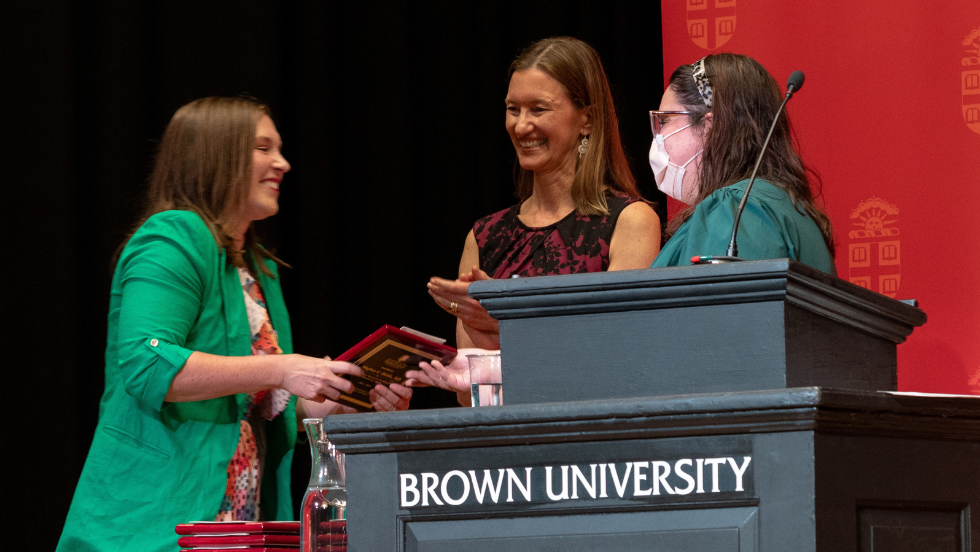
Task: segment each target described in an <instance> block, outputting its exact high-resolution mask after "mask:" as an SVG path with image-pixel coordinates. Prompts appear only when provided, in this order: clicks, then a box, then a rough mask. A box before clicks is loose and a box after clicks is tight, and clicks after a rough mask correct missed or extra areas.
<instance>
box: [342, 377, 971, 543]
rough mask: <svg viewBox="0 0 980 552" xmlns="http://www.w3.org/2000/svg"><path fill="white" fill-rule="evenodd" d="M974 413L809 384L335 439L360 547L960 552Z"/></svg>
mask: <svg viewBox="0 0 980 552" xmlns="http://www.w3.org/2000/svg"><path fill="white" fill-rule="evenodd" d="M975 404H976V403H975V400H974V399H954V398H930V397H908V396H896V395H891V394H887V393H872V392H857V391H840V390H826V389H819V388H801V389H783V390H772V391H755V392H740V393H719V394H699V395H689V396H677V397H659V398H656V397H654V398H640V399H624V400H619V401H586V402H578V403H554V404H538V405H517V406H503V407H495V408H465V409H464V408H460V409H454V410H442V411H428V412H426V411H419V412H413V411H409V412H397V413H378V414H366V415H362V416H338V417H334V418H328V419H327V431H328V433H329V434H330V436H331V439H332V440H333V441H334V442H335V443H336V444H337V446H338V448H339V449H340V450H342V451H344V452H345V453H347V455H348V456H347V459H348V460H347V461H348V466H347V484H348V496H349V500H350V504H351V507H350V509H349V510H348V533H349V539H350V541H349V546H350V550H351V551H352V552H361V551H369V550H379V551H380V550H386V551H388V550H397V551H442V550H500V549H507V550H518V551H532V550H534V551H538V550H541V551H544V550H562V551H586V550H590V551H591V550H650V549H654V550H656V549H667V550H698V551H700V550H740V551H747V550H753V551H765V552H774V551H785V550H800V551H834V552H839V551H844V552H847V551H854V552H857V551H858V550H862V551H863V550H871V551H882V552H883V551H886V550H887V551H893V550H899V551H903V550H932V549H935V550H957V551H963V550H974V549H976V548H973V547H972V544H970V543H971V539H970V530H971V527H973V526H975V524H976V522H977V521H978V520H977V515H978V514H977V512H980V484H978V483H977V482H976V478H975V477H974V473H973V472H974V465H975V459H976V458H977V457H980V456H978V455H980V409H977V408H976V406H975ZM359 505H360V507H359ZM902 535H905V536H906V537H907V538H906V537H902ZM913 537H914V538H913ZM923 543H925V544H929V546H928V547H925V548H923V547H921V546H920V545H922V544H923ZM893 546H894V547H893ZM895 547H897V548H895Z"/></svg>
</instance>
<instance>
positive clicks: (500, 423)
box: [324, 387, 980, 443]
mask: <svg viewBox="0 0 980 552" xmlns="http://www.w3.org/2000/svg"><path fill="white" fill-rule="evenodd" d="M978 406H980V396H978V397H977V398H967V397H947V396H915V395H903V394H895V393H891V392H886V391H855V390H846V389H830V388H821V387H800V388H790V389H775V390H760V391H741V392H724V393H699V394H692V395H674V396H661V397H636V398H629V399H611V400H610V399H606V400H595V401H574V402H555V403H538V404H524V405H512V406H502V407H485V408H468V407H460V408H449V409H438V410H420V411H406V412H393V413H387V412H386V413H370V414H362V415H350V416H330V417H327V418H326V419H325V420H324V428H325V430H326V432H327V433H328V434H330V435H331V439H332V440H333V438H334V436H336V437H339V438H340V441H339V442H340V443H343V442H345V441H349V440H350V439H351V438H354V440H355V441H358V440H361V439H362V438H364V437H367V436H368V435H370V434H374V435H378V436H380V435H381V434H384V435H386V436H387V437H385V438H383V440H385V441H387V440H388V439H389V438H390V437H392V436H396V435H402V436H406V437H407V435H408V433H412V432H418V431H424V432H429V431H453V430H464V431H474V430H477V428H478V431H484V432H493V431H494V428H501V429H502V428H508V427H516V426H534V425H554V424H562V425H565V424H582V423H594V422H596V421H602V420H610V419H615V420H619V421H628V420H634V421H636V423H642V424H646V423H649V422H650V420H655V419H664V420H666V419H671V420H673V419H678V418H683V417H693V418H699V419H702V418H704V417H705V416H712V415H732V414H733V413H743V414H746V413H748V414H751V415H752V416H759V415H764V413H767V412H768V413H785V412H789V411H796V412H807V414H806V415H804V417H811V418H814V419H816V418H818V417H819V416H820V415H821V414H822V413H823V414H826V413H828V412H833V413H843V414H844V415H845V416H860V415H862V414H874V415H875V416H880V415H881V414H887V415H888V416H889V417H894V416H900V417H901V416H917V417H926V418H929V419H934V420H947V421H949V420H953V419H961V420H969V421H970V422H971V423H975V424H977V425H978V427H980V408H978ZM794 416H795V415H794ZM406 432H407V433H406ZM357 435H361V436H362V437H360V438H359V437H356V436H357ZM379 438H380V437H379ZM368 439H369V440H374V439H373V438H370V437H368Z"/></svg>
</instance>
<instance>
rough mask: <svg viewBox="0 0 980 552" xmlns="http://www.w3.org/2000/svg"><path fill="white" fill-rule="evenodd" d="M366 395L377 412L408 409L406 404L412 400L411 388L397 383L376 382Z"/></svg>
mask: <svg viewBox="0 0 980 552" xmlns="http://www.w3.org/2000/svg"><path fill="white" fill-rule="evenodd" d="M405 383H408V382H405ZM368 396H369V397H371V404H373V405H374V409H375V410H377V411H378V412H391V411H394V410H408V404H409V402H410V401H411V400H412V390H411V389H409V388H408V387H406V386H404V385H399V384H397V383H392V384H391V385H389V386H384V385H381V384H378V385H375V386H374V389H372V390H370V391H368Z"/></svg>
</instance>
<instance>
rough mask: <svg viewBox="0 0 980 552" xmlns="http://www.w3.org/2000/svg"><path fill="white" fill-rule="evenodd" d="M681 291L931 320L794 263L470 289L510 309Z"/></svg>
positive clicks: (513, 281)
mask: <svg viewBox="0 0 980 552" xmlns="http://www.w3.org/2000/svg"><path fill="white" fill-rule="evenodd" d="M681 287H684V288H687V289H688V290H690V289H691V288H697V289H699V290H700V291H699V292H697V294H698V295H703V296H722V295H725V296H727V297H730V298H732V300H733V301H735V300H737V299H735V298H736V297H738V296H739V295H745V294H746V293H747V292H752V291H756V290H762V289H765V290H767V291H768V292H769V294H770V296H771V292H772V291H774V290H776V289H781V290H784V291H785V292H786V293H787V294H801V293H802V294H807V295H809V296H812V295H813V294H814V293H817V294H819V295H824V296H828V297H833V300H834V301H846V302H849V303H855V304H860V305H865V306H866V307H867V308H872V309H874V310H875V311H878V312H880V313H884V312H888V313H891V316H892V317H894V318H896V319H899V320H902V321H903V322H904V323H907V324H909V325H910V326H921V325H922V324H924V323H925V321H926V314H925V312H924V311H923V310H922V309H920V308H918V307H917V306H913V305H911V304H909V303H908V302H903V301H899V300H896V299H892V298H890V297H887V296H885V295H882V294H880V293H876V292H874V291H871V290H869V289H866V288H863V287H861V286H858V285H856V284H853V283H851V282H848V281H846V280H843V279H841V278H838V277H836V276H832V275H830V274H827V273H825V272H821V271H820V270H817V269H815V268H812V267H810V266H808V265H805V264H803V263H801V262H798V261H795V260H792V259H772V260H765V261H745V262H739V263H723V264H709V265H690V266H677V267H666V268H646V269H637V270H621V271H615V272H591V273H583V274H564V275H554V276H536V277H533V278H509V279H500V280H480V281H477V282H473V283H472V284H471V285H470V287H469V294H470V296H471V297H473V298H474V299H476V300H478V301H481V303H482V302H484V301H487V303H484V306H485V307H488V306H493V307H495V308H498V309H499V308H501V307H502V306H503V305H504V304H503V303H500V302H499V301H500V300H516V299H519V298H521V297H534V298H536V300H537V301H539V302H543V303H539V304H542V305H543V304H547V303H550V301H551V300H550V299H549V297H550V298H558V297H567V296H570V295H580V296H583V297H586V296H587V297H588V298H587V299H584V300H585V301H587V302H593V301H594V300H595V299H596V296H595V295H594V294H596V293H607V292H623V291H628V290H644V289H645V290H662V292H669V290H670V289H671V288H681ZM791 288H792V289H791ZM750 290H751V291H750ZM685 294H686V295H691V292H690V291H685ZM756 296H757V297H758V296H759V295H758V294H757V295H756ZM556 301H562V302H563V303H567V301H568V300H567V299H564V298H563V299H556ZM807 301H809V298H808V299H807ZM506 305H507V307H504V308H505V309H507V308H510V305H511V303H507V304H506ZM488 310H492V309H489V308H488ZM491 314H493V313H491Z"/></svg>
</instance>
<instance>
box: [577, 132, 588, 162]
mask: <svg viewBox="0 0 980 552" xmlns="http://www.w3.org/2000/svg"><path fill="white" fill-rule="evenodd" d="M587 149H589V137H588V136H583V137H582V143H581V144H579V145H578V158H579V159H581V158H582V156H583V155H585V151H586V150H587Z"/></svg>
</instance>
